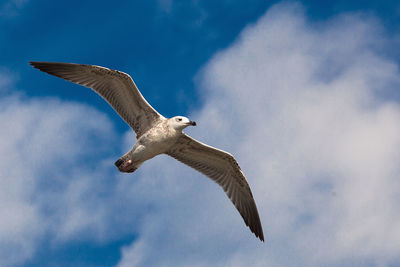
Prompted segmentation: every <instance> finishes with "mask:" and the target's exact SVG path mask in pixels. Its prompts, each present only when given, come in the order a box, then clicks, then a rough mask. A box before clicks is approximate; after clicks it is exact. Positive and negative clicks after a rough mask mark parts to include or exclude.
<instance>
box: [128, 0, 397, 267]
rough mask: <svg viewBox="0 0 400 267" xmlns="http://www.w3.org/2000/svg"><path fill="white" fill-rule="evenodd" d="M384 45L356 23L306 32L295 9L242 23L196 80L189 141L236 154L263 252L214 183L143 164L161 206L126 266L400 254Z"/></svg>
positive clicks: (374, 29) (170, 166)
mask: <svg viewBox="0 0 400 267" xmlns="http://www.w3.org/2000/svg"><path fill="white" fill-rule="evenodd" d="M388 38H389V37H388V36H385V34H384V33H383V32H382V31H381V27H380V26H379V24H378V23H377V22H376V21H375V20H374V19H372V18H368V17H366V16H363V15H356V14H353V15H352V14H348V15H343V16H340V17H337V18H334V19H332V20H330V21H328V22H325V23H320V24H318V25H315V24H314V25H311V24H309V23H308V22H307V20H306V19H305V16H304V13H303V11H302V8H301V7H299V6H298V5H285V4H284V5H277V6H275V7H273V8H272V9H271V10H269V11H268V12H267V13H266V14H265V15H264V16H263V17H262V18H261V19H260V20H259V21H258V22H257V23H256V24H254V25H250V26H248V27H247V28H246V29H245V30H244V31H243V32H242V34H241V35H240V37H239V38H238V39H237V40H236V41H235V43H234V44H233V45H232V46H231V47H229V48H228V49H226V50H224V51H222V52H220V53H218V54H217V55H215V56H214V58H213V59H212V60H211V61H210V62H209V63H208V64H207V65H206V67H205V68H204V69H203V71H202V72H201V75H200V76H199V79H198V80H199V82H200V83H201V86H200V87H199V90H202V91H203V92H204V93H205V94H206V96H205V105H204V107H203V108H202V109H201V110H200V111H198V112H195V113H194V114H193V116H194V117H196V120H197V121H199V123H198V125H199V127H198V128H197V129H195V131H194V130H192V131H193V133H192V134H193V135H196V136H197V137H198V138H199V139H201V140H202V141H206V142H207V143H210V144H212V145H216V146H219V147H221V148H223V149H226V150H229V151H232V152H233V153H234V154H235V155H236V156H237V158H238V159H239V162H240V163H241V165H242V168H243V169H244V171H245V173H246V174H247V177H248V179H249V183H250V185H251V186H252V188H253V191H254V196H255V199H256V201H257V203H258V205H259V209H260V214H261V217H262V221H263V225H264V229H265V235H266V238H267V242H266V244H260V243H259V242H257V240H256V239H255V238H254V237H253V236H252V235H251V234H250V233H249V232H248V230H247V229H246V228H245V226H244V224H243V222H242V221H241V219H240V217H239V215H238V214H237V212H235V211H234V209H233V207H232V205H231V204H230V203H229V201H228V200H227V199H226V197H225V196H224V194H223V192H222V190H219V189H218V188H217V186H216V185H215V184H212V183H211V182H209V183H207V181H206V180H205V178H203V177H202V176H201V175H197V174H196V173H195V172H194V171H191V170H189V169H186V168H185V167H184V166H182V165H180V164H178V163H174V162H173V161H169V160H167V159H165V160H162V161H161V160H159V161H156V162H151V163H148V165H147V166H144V168H143V169H144V170H143V175H149V173H150V174H151V175H152V176H156V177H160V180H161V179H167V182H164V183H166V184H161V185H160V184H158V183H159V181H157V185H155V186H157V187H160V188H162V190H161V189H158V191H161V192H162V193H160V192H159V193H160V194H161V196H160V195H154V194H152V193H149V195H148V196H147V197H155V198H156V200H155V201H154V202H153V203H154V205H155V207H154V209H156V211H157V212H154V213H149V214H147V215H146V217H145V218H144V223H143V226H142V229H141V231H140V236H139V239H138V240H137V241H135V242H134V243H133V244H132V245H131V246H130V247H126V248H124V249H123V251H122V252H123V258H122V261H121V264H120V265H121V266H129V265H130V264H132V263H133V262H134V263H137V265H138V266H146V265H149V264H150V265H158V264H164V265H171V266H172V265H174V266H179V265H187V264H190V265H191V266H193V265H195V266H196V265H198V266H202V265H213V266H216V265H222V266H226V265H229V264H231V265H234V266H245V265H253V266H255V265H258V266H265V264H267V263H269V264H270V265H269V266H271V265H276V266H282V265H289V266H290V265H296V264H294V263H298V262H302V263H304V265H307V266H310V265H321V264H323V265H327V264H339V263H340V264H342V265H352V264H357V263H361V262H365V261H369V262H371V263H372V264H388V263H390V262H393V261H396V260H399V256H398V255H399V253H400V250H399V248H400V238H399V237H400V233H399V228H398V223H399V222H400V209H399V207H398V204H397V203H398V200H399V197H398V196H399V194H400V178H399V176H398V174H399V173H400V169H399V166H400V165H399V163H400V154H399V152H398V147H399V144H400V106H399V104H398V103H397V101H395V100H392V99H387V98H384V97H382V96H383V95H385V94H386V95H387V93H388V91H390V90H395V89H396V88H397V87H398V85H399V82H400V80H399V72H398V67H397V65H396V64H395V63H394V62H393V61H391V60H390V59H388V58H387V57H386V56H384V55H381V54H380V52H379V51H382V50H384V48H385V47H384V46H385V42H382V41H384V40H387V39H388ZM385 90H386V92H384V91H385ZM156 167H157V168H156ZM150 168H156V169H154V170H150ZM164 168H165V171H164ZM145 171H146V172H145ZM182 172H184V173H182ZM171 175H172V176H173V178H171ZM175 176H176V177H175ZM168 179H169V180H170V182H168ZM182 183H183V185H184V187H183V188H182V186H183V185H182ZM173 186H175V187H173ZM169 190H173V192H174V193H171V192H170V191H169ZM144 197H146V196H144ZM157 203H158V204H157ZM239 244H240V245H239Z"/></svg>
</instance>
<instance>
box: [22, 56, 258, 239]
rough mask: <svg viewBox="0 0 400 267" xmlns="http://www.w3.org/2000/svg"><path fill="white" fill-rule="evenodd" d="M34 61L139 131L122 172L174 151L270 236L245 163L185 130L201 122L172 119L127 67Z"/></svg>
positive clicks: (173, 154)
mask: <svg viewBox="0 0 400 267" xmlns="http://www.w3.org/2000/svg"><path fill="white" fill-rule="evenodd" d="M29 63H30V64H31V65H32V66H33V67H34V68H37V69H39V70H40V71H43V72H46V73H48V74H51V75H54V76H57V77H59V78H62V79H65V80H67V81H70V82H73V83H76V84H79V85H82V86H85V87H88V88H91V89H92V90H93V91H95V92H96V93H97V94H99V95H100V96H101V97H103V98H104V100H106V101H107V102H108V104H110V105H111V107H112V108H113V109H114V110H115V111H116V112H117V113H118V115H119V116H120V117H121V118H122V119H123V120H124V121H125V122H126V123H127V124H128V125H129V126H130V127H131V128H132V129H133V131H135V133H136V144H135V145H134V146H133V148H132V149H131V150H130V151H129V152H127V153H126V154H125V155H123V156H121V157H120V158H119V159H118V160H117V161H116V162H115V166H116V167H117V168H118V170H119V171H120V172H126V173H132V172H134V171H135V170H137V169H138V168H139V166H140V165H141V164H143V162H145V161H146V160H149V159H151V158H153V157H155V156H157V155H159V154H166V155H168V156H171V157H173V158H175V159H177V160H178V161H180V162H182V163H184V164H186V165H188V166H189V167H191V168H193V169H195V170H197V171H199V172H201V173H202V174H204V175H206V176H207V177H209V178H210V179H212V180H214V181H215V182H216V183H217V184H219V185H220V186H221V187H222V188H223V190H224V191H225V192H226V194H227V195H228V197H229V198H230V200H231V201H232V203H233V204H234V205H235V206H236V208H237V210H238V211H239V213H240V215H241V216H242V218H243V220H244V222H245V224H246V226H248V227H249V228H250V230H251V231H252V232H253V233H254V234H255V236H256V237H258V238H259V239H260V240H261V241H263V242H264V234H263V230H262V225H261V221H260V217H259V215H258V211H257V207H256V203H255V201H254V198H253V194H252V193H251V190H250V186H249V184H248V183H247V180H246V178H245V176H244V174H243V172H242V170H241V169H240V167H239V164H238V163H237V161H236V160H235V158H234V157H233V156H232V155H231V154H230V153H228V152H225V151H223V150H220V149H217V148H215V147H211V146H208V145H206V144H203V143H201V142H199V141H197V140H195V139H194V138H192V137H190V136H188V135H187V134H185V133H184V132H183V131H182V130H183V129H185V128H186V127H188V126H196V122H194V121H191V120H189V119H188V118H186V117H183V116H176V117H172V118H170V119H167V118H165V117H164V116H162V115H161V114H159V113H158V112H157V111H156V110H155V109H154V108H153V107H152V106H151V105H150V104H149V103H148V102H147V101H146V99H145V98H144V97H143V96H142V94H141V93H140V91H139V89H138V88H137V87H136V85H135V83H134V81H133V80H132V78H131V76H129V75H128V74H126V73H124V72H121V71H117V70H112V69H108V68H105V67H100V66H95V65H86V64H75V63H55V62H35V61H31V62H29Z"/></svg>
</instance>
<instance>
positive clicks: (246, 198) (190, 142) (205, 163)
mask: <svg viewBox="0 0 400 267" xmlns="http://www.w3.org/2000/svg"><path fill="white" fill-rule="evenodd" d="M166 154H167V155H169V156H171V157H173V158H175V159H177V160H178V161H180V162H182V163H184V164H186V165H188V166H189V167H192V168H194V169H196V170H197V171H199V172H201V173H203V174H205V175H206V176H208V177H209V178H211V179H212V180H214V181H215V182H216V183H218V184H219V185H220V186H221V187H222V188H223V190H224V191H225V192H226V194H227V195H228V197H229V198H230V199H231V201H232V203H233V204H234V205H235V206H236V208H237V210H238V211H239V213H240V215H241V216H242V218H243V220H244V222H245V223H246V225H247V226H248V227H249V228H250V230H251V231H252V232H253V233H254V234H255V235H256V236H257V237H258V238H260V240H262V241H264V234H263V230H262V225H261V221H260V217H259V215H258V211H257V207H256V203H255V201H254V199H253V195H252V193H251V190H250V187H249V184H248V183H247V181H246V178H245V176H244V175H243V172H242V171H241V169H240V167H239V164H238V163H237V161H236V160H235V158H234V157H233V156H232V155H231V154H229V153H227V152H225V151H222V150H219V149H216V148H214V147H211V146H208V145H206V144H203V143H201V142H199V141H197V140H195V139H193V138H191V137H189V136H188V135H186V134H183V135H182V136H181V137H180V138H179V139H178V141H177V143H176V144H175V145H174V146H173V147H172V148H171V149H170V150H169V151H167V153H166Z"/></svg>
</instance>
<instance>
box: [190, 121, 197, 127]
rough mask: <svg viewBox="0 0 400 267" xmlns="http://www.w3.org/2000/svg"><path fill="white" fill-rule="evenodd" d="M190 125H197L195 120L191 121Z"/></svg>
mask: <svg viewBox="0 0 400 267" xmlns="http://www.w3.org/2000/svg"><path fill="white" fill-rule="evenodd" d="M188 125H192V126H196V122H195V121H189V122H188Z"/></svg>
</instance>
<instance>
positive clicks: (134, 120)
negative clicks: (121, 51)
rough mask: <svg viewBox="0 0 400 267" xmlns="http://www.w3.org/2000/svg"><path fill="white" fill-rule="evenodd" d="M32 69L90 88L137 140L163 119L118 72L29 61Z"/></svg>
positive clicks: (125, 77)
mask: <svg viewBox="0 0 400 267" xmlns="http://www.w3.org/2000/svg"><path fill="white" fill-rule="evenodd" d="M29 63H30V64H31V65H32V66H33V67H35V68H37V69H39V70H41V71H43V72H46V73H48V74H51V75H54V76H57V77H59V78H62V79H65V80H67V81H70V82H73V83H76V84H79V85H82V86H86V87H89V88H91V89H92V90H93V91H95V92H96V93H97V94H99V95H100V96H102V97H103V98H104V99H105V100H106V101H107V102H108V103H109V104H110V105H111V106H112V107H113V109H114V110H115V111H116V112H117V113H118V114H119V115H120V116H121V118H122V119H123V120H124V121H125V122H126V123H127V124H128V125H129V126H130V127H131V128H132V129H133V130H134V131H135V132H136V137H137V138H139V137H140V136H141V135H142V134H143V133H145V132H146V131H147V130H149V129H150V128H151V127H152V126H153V124H155V123H156V122H157V121H158V120H160V119H162V118H164V117H163V116H162V115H160V114H159V113H158V112H157V111H156V110H154V108H153V107H152V106H151V105H150V104H149V103H148V102H147V101H146V99H144V97H143V96H142V94H141V93H140V91H139V90H138V88H137V87H136V85H135V83H134V82H133V80H132V78H131V77H130V76H129V75H128V74H126V73H123V72H121V71H117V70H111V69H108V68H104V67H100V66H94V65H85V64H73V63H53V62H29Z"/></svg>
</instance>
